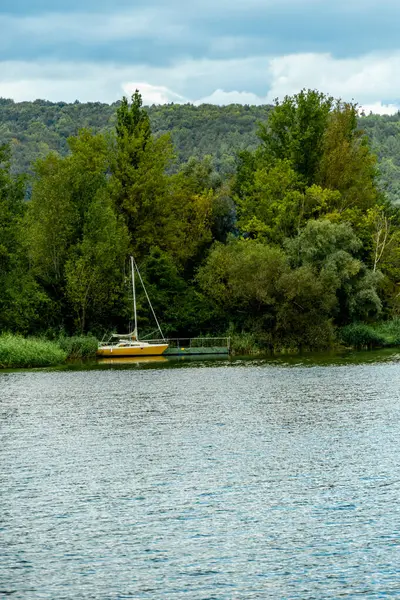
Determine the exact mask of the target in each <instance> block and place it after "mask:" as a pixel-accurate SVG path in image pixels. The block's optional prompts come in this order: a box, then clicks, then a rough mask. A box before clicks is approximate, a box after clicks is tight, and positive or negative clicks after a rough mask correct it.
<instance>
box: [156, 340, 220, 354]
mask: <svg viewBox="0 0 400 600" xmlns="http://www.w3.org/2000/svg"><path fill="white" fill-rule="evenodd" d="M151 341H152V342H153V343H155V341H154V340H151ZM160 341H161V340H160ZM165 341H166V342H167V343H168V348H167V350H165V352H164V353H163V356H183V355H189V354H191V355H199V354H229V353H230V338H229V337H227V338H209V337H205V338H169V339H168V338H167V339H166V340H165Z"/></svg>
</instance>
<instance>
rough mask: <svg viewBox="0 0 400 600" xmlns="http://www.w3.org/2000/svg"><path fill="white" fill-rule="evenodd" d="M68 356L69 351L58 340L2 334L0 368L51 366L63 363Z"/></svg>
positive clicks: (0, 338) (0, 337) (0, 340)
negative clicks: (51, 340)
mask: <svg viewBox="0 0 400 600" xmlns="http://www.w3.org/2000/svg"><path fill="white" fill-rule="evenodd" d="M66 358H67V353H66V352H65V351H64V350H62V348H60V346H59V345H58V344H57V343H56V342H50V341H48V340H43V339H40V338H24V337H22V336H20V335H11V334H8V333H5V334H2V335H0V368H3V369H18V368H21V367H28V368H32V367H50V366H53V365H59V364H62V363H63V362H65V360H66Z"/></svg>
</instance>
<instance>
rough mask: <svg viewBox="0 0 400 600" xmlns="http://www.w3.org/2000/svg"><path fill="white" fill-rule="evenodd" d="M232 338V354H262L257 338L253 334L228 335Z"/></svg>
mask: <svg viewBox="0 0 400 600" xmlns="http://www.w3.org/2000/svg"><path fill="white" fill-rule="evenodd" d="M228 335H229V337H230V340H231V341H230V348H231V352H232V354H242V355H248V354H260V353H261V351H262V350H261V348H260V346H259V345H258V343H257V341H256V337H255V335H254V334H252V333H246V332H242V333H233V332H231V331H230V332H229V333H228Z"/></svg>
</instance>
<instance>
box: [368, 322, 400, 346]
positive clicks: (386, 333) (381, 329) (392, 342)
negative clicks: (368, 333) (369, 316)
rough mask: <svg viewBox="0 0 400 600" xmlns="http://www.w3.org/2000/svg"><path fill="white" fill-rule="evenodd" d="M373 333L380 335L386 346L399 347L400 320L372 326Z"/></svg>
mask: <svg viewBox="0 0 400 600" xmlns="http://www.w3.org/2000/svg"><path fill="white" fill-rule="evenodd" d="M374 329H375V331H377V332H378V333H379V335H381V336H382V337H383V338H384V340H385V343H386V345H387V346H399V345H400V319H398V318H397V319H392V320H391V321H382V322H381V323H377V325H375V326H374Z"/></svg>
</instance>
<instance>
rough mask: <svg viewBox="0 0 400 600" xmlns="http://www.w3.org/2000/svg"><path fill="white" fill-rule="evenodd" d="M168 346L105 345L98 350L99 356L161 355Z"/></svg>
mask: <svg viewBox="0 0 400 600" xmlns="http://www.w3.org/2000/svg"><path fill="white" fill-rule="evenodd" d="M167 348H168V344H148V345H146V346H121V347H117V346H103V347H102V348H99V349H98V350H97V356H107V357H108V358H113V357H118V356H159V355H160V354H162V353H163V352H165V350H166V349H167Z"/></svg>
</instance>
